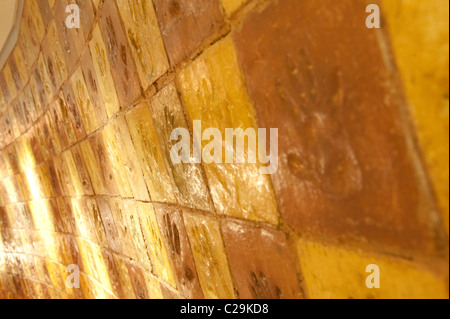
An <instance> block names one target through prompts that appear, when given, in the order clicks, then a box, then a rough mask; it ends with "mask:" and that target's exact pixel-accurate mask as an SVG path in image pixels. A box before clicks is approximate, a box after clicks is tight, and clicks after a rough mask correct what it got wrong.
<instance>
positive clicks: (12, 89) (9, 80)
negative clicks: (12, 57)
mask: <svg viewBox="0 0 450 319" xmlns="http://www.w3.org/2000/svg"><path fill="white" fill-rule="evenodd" d="M3 75H4V76H5V81H6V85H7V86H8V90H9V96H10V97H11V100H14V99H15V98H16V96H17V88H16V83H15V82H14V78H13V76H12V73H11V67H10V66H9V64H8V63H7V64H5V66H4V67H3Z"/></svg>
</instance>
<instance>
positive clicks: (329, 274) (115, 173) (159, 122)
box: [0, 0, 448, 299]
mask: <svg viewBox="0 0 450 319" xmlns="http://www.w3.org/2000/svg"><path fill="white" fill-rule="evenodd" d="M356 2H357V1H354V0H346V1H344V0H342V1H333V0H321V1H317V0H302V1H299V0H278V1H277V0H189V1H187V0H183V1H182V0H171V1H166V0H164V1H163V0H139V1H131V0H130V1H129V0H106V1H105V0H75V1H68V0H26V6H25V10H24V13H23V19H22V22H21V28H20V32H19V40H18V43H17V46H16V47H15V49H14V51H13V52H12V54H11V55H10V57H9V59H8V60H7V62H6V64H5V67H4V68H3V69H2V70H1V71H0V298H61V299H66V298H255V299H257V298H430V297H434V298H446V297H448V166H446V164H447V162H448V71H447V70H448V13H447V12H448V10H443V9H442V7H446V8H447V9H448V3H444V2H445V1H444V0H429V1H419V0H417V1H403V0H383V1H376V3H379V4H381V5H382V21H383V25H382V29H381V30H369V29H367V28H366V26H365V24H364V21H365V18H366V16H367V14H366V12H365V6H364V2H358V3H356ZM69 3H76V4H78V5H79V6H80V10H81V11H80V12H81V28H80V29H68V28H67V27H66V25H65V19H66V17H67V13H66V12H65V9H66V6H67V4H69ZM446 18H447V19H446ZM416 22H417V23H416ZM194 120H201V121H202V128H203V130H205V129H207V128H211V127H214V128H218V129H219V130H220V131H221V134H222V137H223V136H224V135H225V134H224V132H225V129H226V128H233V129H236V128H242V129H247V128H267V129H269V128H278V130H279V145H278V146H279V149H278V151H279V167H278V171H277V173H276V174H274V175H260V172H259V169H260V168H261V164H218V163H217V164H216V163H214V164H206V163H193V161H191V162H190V163H184V164H180V165H178V164H174V163H173V162H172V160H171V156H170V152H171V150H172V147H173V146H174V145H175V144H176V143H177V142H178V140H171V138H170V135H171V133H172V131H173V130H174V129H176V128H184V129H186V130H187V132H189V138H190V141H189V145H190V146H191V149H193V144H194V140H193V138H195V139H196V141H199V138H200V137H199V136H194V127H193V121H194ZM208 143H209V141H206V140H205V141H203V142H202V143H199V144H201V146H206V145H207V144H208ZM253 151H255V152H259V151H260V149H253ZM245 156H246V157H248V152H246V153H245ZM191 157H193V155H192V154H191ZM446 159H447V161H446ZM445 182H447V184H446V185H445ZM442 216H443V217H442ZM369 264H377V265H379V266H380V270H381V288H380V289H368V288H367V287H366V285H365V281H366V277H367V276H368V275H369V274H368V273H367V272H366V267H367V265H369ZM69 265H75V266H77V267H78V269H79V282H80V288H71V287H70V286H69V285H67V283H66V279H67V278H68V277H69V274H70V273H69V271H68V270H67V266H69Z"/></svg>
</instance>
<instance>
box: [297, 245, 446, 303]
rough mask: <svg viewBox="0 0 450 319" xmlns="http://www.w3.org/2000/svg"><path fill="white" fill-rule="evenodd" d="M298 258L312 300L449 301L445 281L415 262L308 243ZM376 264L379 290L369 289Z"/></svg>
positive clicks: (302, 247)
mask: <svg viewBox="0 0 450 319" xmlns="http://www.w3.org/2000/svg"><path fill="white" fill-rule="evenodd" d="M298 254H299V262H300V265H301V270H302V274H303V277H304V279H305V283H306V287H307V291H308V294H309V297H310V298H320V299H322V298H326V299H328V298H338V299H347V298H358V299H364V298H377V299H378V298H380V299H397V298H401V299H410V298H412V299H415V298H448V288H447V286H446V284H445V280H444V279H443V278H439V277H437V276H435V275H434V274H433V273H431V272H429V271H427V270H425V269H422V268H421V267H420V265H416V264H413V263H411V262H407V261H404V260H400V259H394V258H389V257H384V256H379V255H376V254H371V253H365V252H360V251H353V250H347V249H344V248H339V247H333V246H325V245H323V244H320V243H315V242H310V241H304V240H300V241H299V242H298ZM372 264H375V265H378V266H379V268H380V288H379V289H377V288H373V289H369V288H367V286H366V279H367V277H368V276H369V275H370V274H371V273H366V268H367V266H368V265H372Z"/></svg>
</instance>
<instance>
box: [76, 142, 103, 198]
mask: <svg viewBox="0 0 450 319" xmlns="http://www.w3.org/2000/svg"><path fill="white" fill-rule="evenodd" d="M80 149H81V152H82V154H83V158H84V163H85V164H86V169H87V171H88V172H89V177H90V180H91V183H92V187H93V189H94V193H95V194H97V195H105V189H104V186H103V180H102V174H101V172H100V168H99V166H98V162H97V158H96V157H95V154H94V152H93V150H92V146H91V144H90V143H89V141H88V140H85V141H83V142H81V143H80Z"/></svg>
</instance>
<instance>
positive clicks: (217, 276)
mask: <svg viewBox="0 0 450 319" xmlns="http://www.w3.org/2000/svg"><path fill="white" fill-rule="evenodd" d="M184 220H185V223H186V231H187V233H188V236H189V242H190V244H191V247H192V252H193V255H194V260H195V265H196V268H197V273H198V276H199V280H200V285H201V287H202V290H203V294H204V295H205V298H207V299H233V298H235V295H234V289H233V282H232V279H231V275H230V271H229V265H228V260H227V256H226V254H225V250H224V246H223V241H222V236H221V233H220V228H219V223H218V222H217V221H215V220H214V219H212V218H211V217H206V216H193V215H185V216H184Z"/></svg>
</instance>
